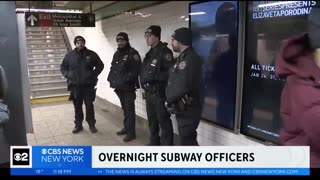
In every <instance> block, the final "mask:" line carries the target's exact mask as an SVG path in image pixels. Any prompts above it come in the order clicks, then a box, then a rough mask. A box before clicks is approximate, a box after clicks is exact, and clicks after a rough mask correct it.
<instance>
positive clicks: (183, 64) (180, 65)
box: [178, 61, 187, 70]
mask: <svg viewBox="0 0 320 180" xmlns="http://www.w3.org/2000/svg"><path fill="white" fill-rule="evenodd" d="M186 66H187V63H186V62H185V61H182V62H180V63H179V65H178V68H179V69H180V70H183V69H184V68H186Z"/></svg>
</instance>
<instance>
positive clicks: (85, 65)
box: [60, 36, 104, 133]
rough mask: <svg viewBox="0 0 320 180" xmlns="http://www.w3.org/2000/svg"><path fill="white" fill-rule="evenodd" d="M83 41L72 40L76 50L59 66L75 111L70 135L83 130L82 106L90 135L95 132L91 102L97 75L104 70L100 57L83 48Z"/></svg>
mask: <svg viewBox="0 0 320 180" xmlns="http://www.w3.org/2000/svg"><path fill="white" fill-rule="evenodd" d="M85 43H86V41H85V39H84V38H83V37H82V36H76V37H75V38H74V44H75V46H76V48H75V49H74V50H73V51H71V52H69V53H67V54H66V55H65V57H64V59H63V61H62V64H61V66H60V70H61V73H62V74H63V76H64V77H65V78H67V82H68V90H69V91H70V97H69V100H71V101H73V105H74V109H75V121H74V123H75V128H74V129H73V131H72V133H78V132H80V131H82V130H83V127H82V121H83V112H82V104H83V101H84V104H85V106H86V121H87V122H88V124H89V129H90V131H91V132H92V133H96V132H97V128H96V126H95V123H96V119H95V116H94V107H93V101H94V100H95V97H96V88H95V86H96V85H97V82H98V75H99V74H100V73H101V71H102V70H103V68H104V64H103V62H102V61H101V59H100V57H99V56H98V55H97V54H96V53H95V52H94V51H91V50H89V49H87V48H86V47H85Z"/></svg>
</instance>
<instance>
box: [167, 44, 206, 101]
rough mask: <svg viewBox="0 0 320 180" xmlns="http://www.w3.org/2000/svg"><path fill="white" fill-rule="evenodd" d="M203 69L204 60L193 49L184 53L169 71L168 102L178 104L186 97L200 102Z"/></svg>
mask: <svg viewBox="0 0 320 180" xmlns="http://www.w3.org/2000/svg"><path fill="white" fill-rule="evenodd" d="M201 69H202V60H201V58H200V57H199V55H198V54H197V53H196V52H195V51H194V49H193V48H192V47H189V48H187V49H186V50H185V51H184V52H182V53H181V54H180V55H179V57H178V58H177V62H176V63H175V65H174V66H173V67H172V68H171V69H170V71H169V80H168V85H167V88H166V98H167V102H168V103H176V102H177V101H178V100H179V99H180V98H182V97H183V96H185V95H188V96H189V97H191V98H192V99H194V100H199V99H200V88H201V87H200V85H201V77H202V70H201Z"/></svg>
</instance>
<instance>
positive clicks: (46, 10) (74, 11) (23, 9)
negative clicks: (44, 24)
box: [16, 8, 82, 13]
mask: <svg viewBox="0 0 320 180" xmlns="http://www.w3.org/2000/svg"><path fill="white" fill-rule="evenodd" d="M17 11H23V12H29V8H16V12H17ZM30 12H48V13H82V10H62V9H32V8H30Z"/></svg>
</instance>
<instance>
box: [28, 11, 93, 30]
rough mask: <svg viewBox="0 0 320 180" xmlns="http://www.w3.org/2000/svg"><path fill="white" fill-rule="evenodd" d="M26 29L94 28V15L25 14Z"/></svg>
mask: <svg viewBox="0 0 320 180" xmlns="http://www.w3.org/2000/svg"><path fill="white" fill-rule="evenodd" d="M25 21H26V26H27V27H95V14H80V13H29V12H28V13H26V14H25Z"/></svg>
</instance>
